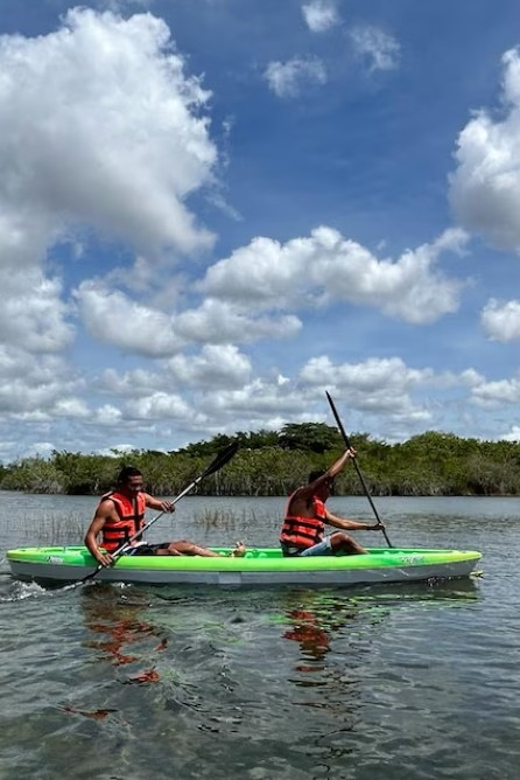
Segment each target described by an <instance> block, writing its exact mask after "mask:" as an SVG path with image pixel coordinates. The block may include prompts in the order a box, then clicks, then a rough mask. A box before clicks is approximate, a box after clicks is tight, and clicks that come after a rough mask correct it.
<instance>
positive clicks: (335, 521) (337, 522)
mask: <svg viewBox="0 0 520 780" xmlns="http://www.w3.org/2000/svg"><path fill="white" fill-rule="evenodd" d="M325 522H327V523H329V525H333V526H334V527H335V528H341V530H342V531H382V530H383V528H384V527H385V525H384V523H359V522H358V521H357V520H349V519H347V518H346V517H338V516H337V515H333V514H332V512H329V510H328V509H325Z"/></svg>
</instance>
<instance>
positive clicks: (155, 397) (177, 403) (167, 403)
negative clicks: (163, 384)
mask: <svg viewBox="0 0 520 780" xmlns="http://www.w3.org/2000/svg"><path fill="white" fill-rule="evenodd" d="M126 409H127V411H128V413H129V414H130V415H131V416H132V417H134V418H137V419H141V420H162V419H168V418H171V419H176V420H194V419H195V415H194V412H193V410H192V409H190V407H189V406H188V404H187V403H186V402H185V401H184V400H183V398H181V396H180V395H177V394H175V393H164V392H157V393H153V394H152V395H150V396H147V397H145V398H138V399H137V400H135V401H128V403H127V405H126Z"/></svg>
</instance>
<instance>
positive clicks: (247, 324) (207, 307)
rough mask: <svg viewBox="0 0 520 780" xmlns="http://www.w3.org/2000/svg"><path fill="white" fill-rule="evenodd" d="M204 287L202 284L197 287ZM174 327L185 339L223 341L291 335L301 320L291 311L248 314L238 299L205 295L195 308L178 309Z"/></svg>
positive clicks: (275, 337) (222, 342)
mask: <svg viewBox="0 0 520 780" xmlns="http://www.w3.org/2000/svg"><path fill="white" fill-rule="evenodd" d="M204 287H205V285H204V284H202V286H201V289H204ZM251 292H252V293H253V290H251ZM175 327H176V329H177V333H178V334H179V336H180V337H182V338H184V339H185V340H186V341H194V342H200V343H205V342H210V343H214V344H226V343H228V342H231V341H236V342H244V341H258V340H260V339H266V338H267V339H284V338H292V337H293V336H295V335H297V333H298V332H299V331H300V329H301V327H302V323H301V322H300V320H299V319H298V318H297V317H295V316H294V315H283V316H280V315H279V316H272V317H269V318H267V317H258V316H251V311H250V308H249V307H248V306H241V305H240V303H239V302H230V301H221V300H217V299H213V298H206V300H204V302H203V303H202V304H201V306H200V307H199V308H198V309H189V310H187V311H184V312H182V313H180V314H179V315H178V316H177V317H176V319H175Z"/></svg>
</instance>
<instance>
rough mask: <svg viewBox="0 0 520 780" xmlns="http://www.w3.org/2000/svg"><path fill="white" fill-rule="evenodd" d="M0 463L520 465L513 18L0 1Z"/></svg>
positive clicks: (445, 6) (397, 1) (266, 5)
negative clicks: (63, 455)
mask: <svg viewBox="0 0 520 780" xmlns="http://www.w3.org/2000/svg"><path fill="white" fill-rule="evenodd" d="M0 128H1V129H0V290H1V291H2V300H3V305H1V306H0V460H2V461H3V462H12V461H14V460H17V459H19V458H22V457H28V456H32V455H35V454H38V455H41V456H43V457H47V456H48V455H50V454H51V453H52V452H53V451H54V450H58V451H61V450H67V451H73V452H99V453H109V452H111V451H113V450H118V451H119V450H122V451H125V450H128V449H154V450H165V451H171V450H174V449H176V448H179V447H183V446H185V445H186V444H188V443H190V442H195V441H201V440H207V439H211V438H212V437H213V436H215V435H217V434H220V433H225V434H230V435H232V434H233V433H235V432H237V431H259V430H280V429H281V428H282V427H283V426H284V425H285V424H287V423H304V422H326V423H328V424H330V425H333V424H334V420H333V418H332V415H331V412H330V409H329V407H328V404H327V400H326V396H325V390H328V391H329V392H330V394H331V396H332V397H333V399H334V401H335V403H336V407H337V408H338V411H339V413H340V415H341V417H342V420H343V423H344V426H345V428H346V430H347V431H348V432H350V433H353V432H364V433H368V434H369V435H370V436H371V437H372V438H374V439H379V440H384V441H387V442H390V443H395V442H399V441H404V440H407V439H409V438H410V437H412V436H415V435H418V434H421V433H423V432H425V431H430V430H434V431H441V432H445V433H453V434H456V435H457V436H462V437H476V438H480V439H486V440H500V439H504V440H509V441H517V440H520V419H519V415H518V411H519V407H520V370H519V361H518V356H519V346H520V284H519V281H520V257H519V255H520V6H519V5H518V3H517V2H514V0H495V2H491V1H490V0H474V1H473V3H472V4H471V10H469V8H468V6H467V4H465V3H453V2H447V0H422V1H421V2H420V3H418V2H417V0H393V2H392V3H388V2H387V1H383V0H363V1H362V0H284V1H283V2H280V0H262V2H258V0H146V1H145V0H126V1H125V0H119V2H116V1H115V0H110V1H107V0H103V1H101V0H95V1H94V2H90V3H89V2H87V3H85V4H82V5H81V6H74V5H69V4H68V3H67V2H64V1H62V0H39V2H38V3H34V2H32V0H0Z"/></svg>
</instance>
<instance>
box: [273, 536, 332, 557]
mask: <svg viewBox="0 0 520 780" xmlns="http://www.w3.org/2000/svg"><path fill="white" fill-rule="evenodd" d="M282 552H283V554H284V555H286V556H288V557H289V558H307V557H309V556H311V555H334V552H333V550H332V542H331V540H330V536H326V537H325V539H323V541H322V542H318V544H313V545H312V547H291V546H290V545H287V544H282Z"/></svg>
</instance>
